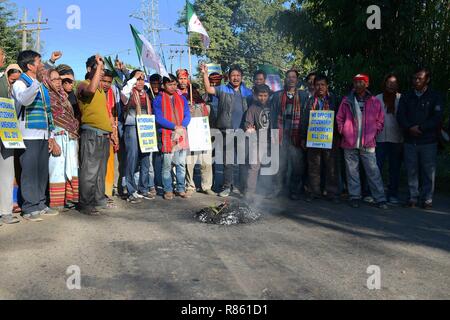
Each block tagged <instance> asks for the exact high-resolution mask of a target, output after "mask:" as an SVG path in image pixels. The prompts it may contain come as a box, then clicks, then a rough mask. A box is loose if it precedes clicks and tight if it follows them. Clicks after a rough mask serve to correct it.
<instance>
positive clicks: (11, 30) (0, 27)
mask: <svg viewBox="0 0 450 320" xmlns="http://www.w3.org/2000/svg"><path fill="white" fill-rule="evenodd" d="M14 9H15V6H14V5H13V4H11V3H10V2H9V1H6V0H0V46H1V47H2V48H3V49H4V50H5V53H6V65H8V64H11V63H16V61H17V54H18V53H19V51H20V49H21V40H20V37H19V34H18V33H17V32H16V30H17V27H16V26H14V25H13V23H14V22H15V20H16V12H15V10H14Z"/></svg>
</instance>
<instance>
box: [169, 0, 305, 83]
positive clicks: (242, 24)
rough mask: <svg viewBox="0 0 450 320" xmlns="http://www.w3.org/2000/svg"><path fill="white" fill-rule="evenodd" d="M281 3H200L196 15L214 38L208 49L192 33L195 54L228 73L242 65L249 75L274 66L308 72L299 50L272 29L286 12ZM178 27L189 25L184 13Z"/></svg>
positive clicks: (236, 0)
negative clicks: (278, 15)
mask: <svg viewBox="0 0 450 320" xmlns="http://www.w3.org/2000/svg"><path fill="white" fill-rule="evenodd" d="M284 2H285V1H280V0H278V1H277V0H231V1H229V0H228V1H225V0H197V1H195V4H194V9H195V12H196V13H197V15H198V17H199V19H200V21H201V22H202V23H203V25H204V26H205V28H206V30H207V31H208V34H209V36H210V38H211V45H210V49H209V50H205V49H204V48H202V47H201V41H200V38H199V37H198V36H197V35H196V34H195V33H193V34H191V44H192V45H194V46H196V47H198V48H194V50H193V53H194V54H196V55H198V56H200V57H206V58H208V59H209V60H210V61H212V62H215V63H219V64H221V65H222V69H223V70H226V69H227V68H228V67H229V66H230V65H231V64H239V65H241V67H242V68H243V69H244V71H245V72H246V74H247V75H251V74H252V73H253V72H254V71H256V70H257V68H258V65H260V64H272V65H274V66H275V67H277V68H279V69H280V70H287V69H289V68H291V67H296V68H299V69H300V71H303V72H306V71H309V70H305V69H309V68H312V66H311V65H306V64H305V63H304V61H305V60H304V59H301V58H302V54H301V51H300V50H296V49H295V48H294V46H293V45H292V44H291V43H290V42H289V41H288V39H287V38H286V37H284V36H282V35H281V34H280V33H279V32H278V31H277V30H274V29H273V28H272V19H273V17H275V16H276V14H277V13H279V12H281V11H283V10H284V7H283V3H284ZM178 24H179V25H180V26H185V25H186V16H185V11H183V12H182V13H181V14H180V19H179V22H178Z"/></svg>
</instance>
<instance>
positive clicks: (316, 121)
mask: <svg viewBox="0 0 450 320" xmlns="http://www.w3.org/2000/svg"><path fill="white" fill-rule="evenodd" d="M333 130H334V111H330V110H323V111H318V110H311V112H310V114H309V126H308V139H307V143H306V146H307V147H308V148H319V149H331V148H332V147H333Z"/></svg>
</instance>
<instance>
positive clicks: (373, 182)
mask: <svg viewBox="0 0 450 320" xmlns="http://www.w3.org/2000/svg"><path fill="white" fill-rule="evenodd" d="M353 87H354V89H353V90H352V92H350V94H349V95H348V96H346V97H344V99H343V100H342V103H341V106H340V107H339V112H338V114H337V116H336V121H337V125H338V130H339V133H340V134H341V135H342V143H341V147H342V148H343V149H344V159H345V166H346V171H347V181H348V191H349V196H350V205H351V206H352V207H353V208H358V207H359V201H360V199H361V180H360V175H359V166H360V163H362V164H363V167H364V171H365V173H366V176H367V180H368V182H369V187H370V191H371V193H372V196H373V197H374V199H375V202H376V203H377V206H378V207H379V208H380V209H387V205H386V196H385V193H384V186H383V180H382V178H381V173H380V169H379V168H378V166H377V159H376V154H375V147H376V137H377V135H378V134H379V133H380V132H381V131H382V130H383V127H384V111H383V108H382V106H381V103H380V101H379V100H378V99H377V98H376V97H374V96H373V95H372V94H371V93H370V92H369V91H368V90H367V88H368V87H369V76H367V75H365V74H358V75H356V76H355V77H354V78H353Z"/></svg>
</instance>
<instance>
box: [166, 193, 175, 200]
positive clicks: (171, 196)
mask: <svg viewBox="0 0 450 320" xmlns="http://www.w3.org/2000/svg"><path fill="white" fill-rule="evenodd" d="M173 197H174V196H173V192H164V200H173Z"/></svg>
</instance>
